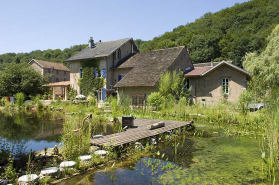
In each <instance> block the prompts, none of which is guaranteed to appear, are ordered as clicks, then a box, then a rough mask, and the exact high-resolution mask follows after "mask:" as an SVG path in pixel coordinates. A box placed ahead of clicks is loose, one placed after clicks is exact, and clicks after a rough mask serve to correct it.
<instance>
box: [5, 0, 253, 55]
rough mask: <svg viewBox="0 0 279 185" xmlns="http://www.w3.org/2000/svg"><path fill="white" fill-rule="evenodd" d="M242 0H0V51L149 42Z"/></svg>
mask: <svg viewBox="0 0 279 185" xmlns="http://www.w3.org/2000/svg"><path fill="white" fill-rule="evenodd" d="M245 1H248V0H168V1H166V0H98V1H97V0H1V1H0V54H3V53H7V52H15V53H20V52H30V51H33V50H37V49H39V50H46V49H57V48H60V49H64V48H68V47H70V46H73V45H77V44H86V43H87V41H88V39H89V37H90V36H93V38H94V40H95V41H98V40H102V41H109V40H116V39H120V38H126V37H133V38H134V39H142V40H150V39H152V38H153V37H155V36H159V35H162V34H163V33H165V32H166V31H172V29H173V28H175V27H177V26H179V25H185V24H187V23H190V22H193V21H195V20H196V19H198V18H200V17H201V16H203V15H204V14H205V13H207V12H212V13H214V12H217V11H219V10H221V9H224V8H227V7H231V6H233V5H234V4H235V3H242V2H245Z"/></svg>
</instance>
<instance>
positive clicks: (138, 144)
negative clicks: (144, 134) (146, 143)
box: [135, 142, 143, 149]
mask: <svg viewBox="0 0 279 185" xmlns="http://www.w3.org/2000/svg"><path fill="white" fill-rule="evenodd" d="M135 148H138V149H142V148H143V146H142V144H141V143H140V142H136V143H135Z"/></svg>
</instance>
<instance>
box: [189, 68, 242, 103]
mask: <svg viewBox="0 0 279 185" xmlns="http://www.w3.org/2000/svg"><path fill="white" fill-rule="evenodd" d="M224 78H227V79H229V94H228V99H227V100H228V101H230V102H233V103H237V101H238V97H239V95H240V94H241V92H242V91H243V90H246V88H247V81H246V76H245V75H244V74H243V73H241V72H239V71H238V70H236V69H234V68H232V67H228V66H225V65H223V66H220V67H218V68H216V69H215V70H213V71H211V72H209V73H208V74H207V75H206V76H204V77H196V78H189V84H190V86H191V87H192V95H193V96H194V97H195V98H194V101H195V102H201V101H205V102H206V103H207V104H214V103H217V102H220V101H221V100H222V98H223V95H222V80H223V79H224Z"/></svg>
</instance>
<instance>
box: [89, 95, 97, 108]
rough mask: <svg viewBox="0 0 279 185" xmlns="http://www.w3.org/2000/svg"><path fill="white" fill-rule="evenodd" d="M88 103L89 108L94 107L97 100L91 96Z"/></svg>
mask: <svg viewBox="0 0 279 185" xmlns="http://www.w3.org/2000/svg"><path fill="white" fill-rule="evenodd" d="M88 102H89V105H90V106H96V103H97V98H96V97H95V96H94V95H93V96H89V97H88Z"/></svg>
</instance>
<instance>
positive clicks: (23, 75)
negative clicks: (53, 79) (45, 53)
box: [0, 62, 47, 96]
mask: <svg viewBox="0 0 279 185" xmlns="http://www.w3.org/2000/svg"><path fill="white" fill-rule="evenodd" d="M46 83H47V77H46V78H42V76H41V74H40V73H38V72H37V71H35V70H34V69H33V68H32V67H31V66H30V65H28V64H26V63H19V64H18V63H15V62H13V63H10V64H7V65H5V67H4V69H3V70H2V71H1V72H0V95H1V96H13V95H15V94H16V93H19V92H22V93H24V94H25V95H27V96H29V95H32V96H33V95H36V94H40V93H42V90H43V89H42V85H43V84H46Z"/></svg>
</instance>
